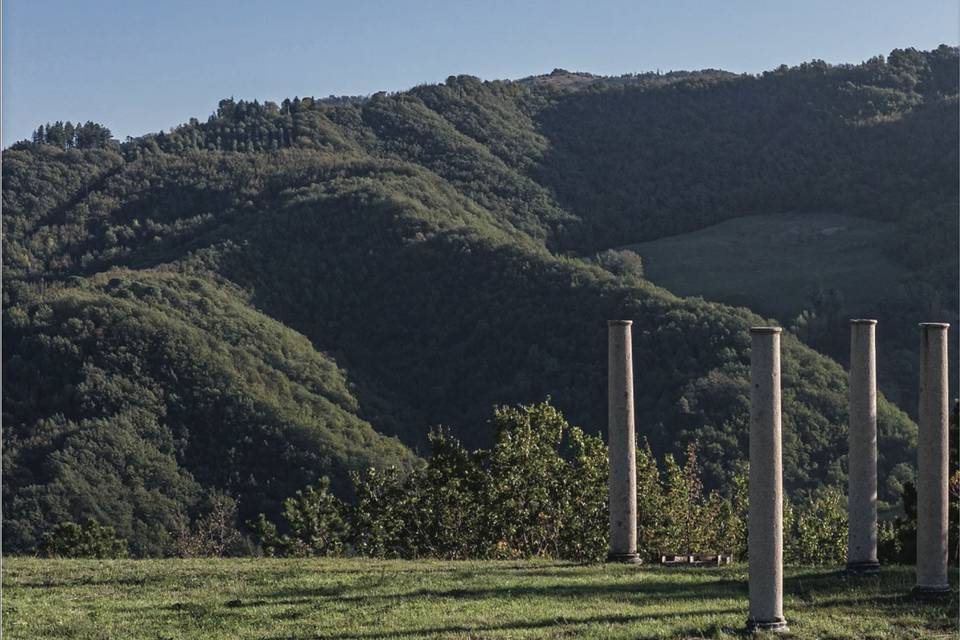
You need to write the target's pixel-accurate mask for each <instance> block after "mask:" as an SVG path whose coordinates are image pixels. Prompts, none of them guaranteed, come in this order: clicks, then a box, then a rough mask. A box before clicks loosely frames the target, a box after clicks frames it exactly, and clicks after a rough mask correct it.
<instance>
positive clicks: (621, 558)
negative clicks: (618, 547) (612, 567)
mask: <svg viewBox="0 0 960 640" xmlns="http://www.w3.org/2000/svg"><path fill="white" fill-rule="evenodd" d="M607 562H619V563H620V564H640V563H641V562H643V560H641V559H640V556H639V555H637V554H636V553H614V552H613V551H611V552H610V553H608V554H607Z"/></svg>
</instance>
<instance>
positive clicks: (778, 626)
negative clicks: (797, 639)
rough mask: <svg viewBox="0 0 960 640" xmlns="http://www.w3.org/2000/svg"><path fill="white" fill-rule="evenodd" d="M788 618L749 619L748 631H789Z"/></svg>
mask: <svg viewBox="0 0 960 640" xmlns="http://www.w3.org/2000/svg"><path fill="white" fill-rule="evenodd" d="M789 630H790V629H788V628H787V620H786V618H777V619H775V620H755V619H753V618H749V619H748V620H747V633H756V632H757V631H789Z"/></svg>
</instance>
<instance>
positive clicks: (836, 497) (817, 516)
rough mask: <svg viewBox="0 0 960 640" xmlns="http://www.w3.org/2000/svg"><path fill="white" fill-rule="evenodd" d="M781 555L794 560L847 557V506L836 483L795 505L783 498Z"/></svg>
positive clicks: (810, 561) (827, 561) (826, 561)
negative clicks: (835, 485)
mask: <svg viewBox="0 0 960 640" xmlns="http://www.w3.org/2000/svg"><path fill="white" fill-rule="evenodd" d="M783 541H784V550H783V552H784V559H785V560H786V561H787V562H790V563H795V564H842V563H843V562H844V561H845V560H846V557H847V506H846V498H845V497H844V495H843V492H842V491H840V489H838V488H836V487H830V488H826V489H823V490H822V491H820V492H818V493H816V494H815V495H812V496H808V497H806V498H804V499H802V500H800V501H799V502H798V503H797V504H795V505H789V503H788V502H784V522H783Z"/></svg>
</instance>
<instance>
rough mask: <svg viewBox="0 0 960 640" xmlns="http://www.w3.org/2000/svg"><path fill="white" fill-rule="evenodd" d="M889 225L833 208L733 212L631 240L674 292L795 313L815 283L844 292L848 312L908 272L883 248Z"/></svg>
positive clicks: (651, 274) (649, 272)
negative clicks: (693, 227)
mask: <svg viewBox="0 0 960 640" xmlns="http://www.w3.org/2000/svg"><path fill="white" fill-rule="evenodd" d="M893 233H896V227H895V226H894V225H892V224H890V223H884V222H878V221H876V220H868V219H865V218H856V217H852V216H844V215H838V214H832V213H780V214H775V215H757V216H744V217H742V218H734V219H732V220H727V221H725V222H721V223H720V224H716V225H713V226H710V227H707V228H705V229H700V230H698V231H694V232H691V233H683V234H680V235H675V236H669V237H666V238H660V239H659V240H653V241H651V242H643V243H640V244H634V245H630V246H629V247H627V248H629V249H632V250H634V251H636V252H637V253H638V254H640V256H641V257H642V258H643V262H644V271H645V272H646V276H647V278H649V279H650V280H652V281H653V282H655V283H657V284H658V285H660V286H662V287H664V288H666V289H669V290H670V291H672V292H673V293H676V294H678V295H683V296H703V297H704V298H706V299H707V300H714V301H718V302H726V303H728V304H734V305H740V306H746V307H750V308H751V309H753V310H754V311H757V312H759V313H763V314H766V315H775V316H777V317H780V318H784V317H791V316H794V315H796V314H798V313H799V312H800V311H801V309H802V307H803V305H804V303H805V302H806V301H807V297H808V294H809V292H810V291H812V290H814V289H816V288H817V287H823V288H824V289H830V288H837V289H839V290H840V291H842V292H843V297H844V302H845V303H846V307H847V308H848V309H850V310H856V309H861V308H870V306H871V305H873V304H875V303H876V301H877V300H879V299H882V298H883V297H884V296H885V295H886V294H888V293H889V292H890V289H891V287H892V286H894V285H895V283H897V282H898V281H899V280H900V278H901V276H903V275H905V274H906V273H907V272H908V270H907V269H906V268H905V267H903V266H902V265H899V264H898V263H896V262H894V261H893V260H891V259H890V258H889V257H888V256H887V255H886V254H885V253H884V252H883V246H884V244H886V243H888V242H889V241H890V239H891V234H893Z"/></svg>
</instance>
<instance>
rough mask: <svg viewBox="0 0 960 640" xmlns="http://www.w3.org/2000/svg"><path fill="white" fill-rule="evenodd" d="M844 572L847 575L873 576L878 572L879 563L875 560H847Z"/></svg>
mask: <svg viewBox="0 0 960 640" xmlns="http://www.w3.org/2000/svg"><path fill="white" fill-rule="evenodd" d="M845 573H846V574H847V575H848V576H875V575H877V574H878V573H880V563H879V562H876V561H875V560H863V561H860V562H848V563H847V570H846V572H845Z"/></svg>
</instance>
